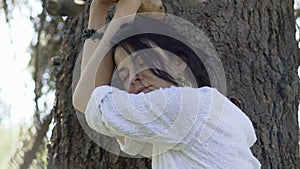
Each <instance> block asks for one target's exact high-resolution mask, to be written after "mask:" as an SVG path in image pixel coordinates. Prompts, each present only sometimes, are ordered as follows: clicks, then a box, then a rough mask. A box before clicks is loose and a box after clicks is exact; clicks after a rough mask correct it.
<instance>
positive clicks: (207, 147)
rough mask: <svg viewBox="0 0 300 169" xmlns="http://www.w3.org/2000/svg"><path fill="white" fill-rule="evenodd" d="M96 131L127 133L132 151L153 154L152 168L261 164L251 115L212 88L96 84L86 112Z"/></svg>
mask: <svg viewBox="0 0 300 169" xmlns="http://www.w3.org/2000/svg"><path fill="white" fill-rule="evenodd" d="M85 116H86V120H87V123H88V125H89V126H90V127H91V128H92V129H94V130H95V131H96V132H98V133H101V134H104V135H108V136H111V137H114V136H124V137H125V144H124V145H123V144H122V143H121V142H118V143H119V145H120V148H121V150H122V151H124V152H125V153H127V154H129V155H137V154H140V155H142V156H145V157H149V158H152V168H153V169H204V168H205V169H257V168H260V166H261V165H260V163H259V161H258V160H257V159H256V158H255V157H254V156H253V154H252V152H251V150H250V147H251V146H252V145H253V144H254V142H255V141H256V136H255V132H254V128H253V126H252V123H251V121H250V119H249V118H248V117H247V116H246V115H245V114H244V113H243V112H242V111H241V110H240V109H239V108H238V107H236V106H235V105H234V104H233V103H231V102H230V101H229V100H228V99H227V98H226V97H225V96H223V95H222V94H220V93H219V92H218V91H217V90H216V89H214V88H210V87H202V88H198V89H197V88H190V87H173V86H172V87H170V88H161V89H159V90H155V91H152V92H149V93H139V94H130V93H128V92H126V91H122V90H119V89H117V88H114V87H111V86H100V87H97V88H96V89H95V90H94V91H93V92H92V95H91V98H90V100H89V103H88V105H87V108H86V112H85Z"/></svg>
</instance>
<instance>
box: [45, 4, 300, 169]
mask: <svg viewBox="0 0 300 169" xmlns="http://www.w3.org/2000/svg"><path fill="white" fill-rule="evenodd" d="M163 2H164V4H165V6H166V7H167V12H168V13H171V14H174V15H176V16H179V17H182V18H184V19H186V20H189V21H190V22H192V23H194V24H195V25H196V26H197V27H199V28H200V29H202V30H203V31H204V32H205V33H206V34H207V35H208V36H209V38H210V40H211V41H212V43H213V44H214V46H215V47H216V49H217V52H218V54H219V56H220V58H221V60H222V63H223V66H224V69H225V74H226V80H227V96H228V97H229V98H230V99H231V100H232V101H233V102H234V103H236V104H237V105H238V106H239V107H240V108H241V109H242V110H243V111H244V112H245V113H246V114H247V115H248V116H249V117H250V118H251V120H252V121H253V124H254V127H255V129H256V133H257V137H258V141H257V142H256V144H255V145H254V146H253V152H254V154H255V156H256V157H258V159H259V160H260V162H261V163H262V168H267V169H269V168H276V169H281V168H282V169H287V168H289V169H293V168H294V169H297V168H300V164H299V145H298V141H299V127H298V121H297V110H298V101H297V100H298V99H299V96H298V93H299V91H298V90H299V85H298V75H297V67H298V65H299V59H300V58H299V51H298V48H297V43H296V40H295V27H294V22H295V19H294V15H293V1H292V0H286V1H279V0H278V1H274V0H264V1H258V0H220V1H209V0H198V1H195V0H177V1H174V0H163ZM87 19H88V8H86V9H85V12H84V13H82V14H81V15H79V16H76V17H70V18H68V19H67V22H66V29H65V30H66V31H65V36H64V41H63V42H62V44H63V45H62V48H61V51H62V57H63V62H62V64H61V68H62V70H61V72H60V73H58V74H57V92H56V104H55V107H54V111H53V112H54V120H55V127H54V129H53V133H52V137H51V144H49V146H48V150H49V153H48V162H49V163H48V168H49V169H58V168H59V169H60V168H64V169H65V168H103V169H107V168H113V169H116V168H124V169H125V168H126V169H128V168H151V161H150V160H148V159H128V158H124V157H119V156H116V155H113V154H110V153H108V152H106V151H105V150H103V149H101V148H99V147H98V146H97V145H96V144H95V143H94V142H93V141H91V140H90V139H89V137H87V135H86V134H85V132H84V131H83V130H82V127H81V125H80V124H79V122H78V120H77V116H76V114H75V112H74V109H73V107H72V101H71V93H72V88H71V83H72V71H73V68H74V64H75V60H76V58H77V56H78V53H79V51H80V49H81V47H82V41H81V36H80V35H81V32H82V31H83V29H84V28H85V26H86V23H87Z"/></svg>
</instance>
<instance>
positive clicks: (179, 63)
mask: <svg viewBox="0 0 300 169" xmlns="http://www.w3.org/2000/svg"><path fill="white" fill-rule="evenodd" d="M171 63H172V64H171V65H170V66H171V70H170V73H171V74H172V75H175V76H177V75H178V74H183V72H184V71H185V69H186V67H187V64H186V63H185V62H184V61H183V60H182V59H181V57H175V58H174V60H173V61H172V62H171Z"/></svg>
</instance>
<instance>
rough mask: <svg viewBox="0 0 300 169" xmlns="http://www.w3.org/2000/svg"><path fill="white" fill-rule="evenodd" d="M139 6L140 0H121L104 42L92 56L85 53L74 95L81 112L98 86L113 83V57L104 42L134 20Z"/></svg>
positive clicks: (98, 45)
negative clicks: (124, 24) (123, 25)
mask: <svg viewBox="0 0 300 169" xmlns="http://www.w3.org/2000/svg"><path fill="white" fill-rule="evenodd" d="M139 4H140V0H120V1H119V2H118V4H117V5H116V12H115V15H114V17H113V19H112V21H111V22H110V23H109V25H108V27H107V29H106V31H105V33H104V35H103V38H102V40H101V41H100V42H99V44H97V45H96V47H94V51H93V52H92V54H90V55H88V53H84V54H85V55H84V57H85V58H84V59H85V62H83V63H82V66H83V68H82V69H81V70H82V71H81V76H80V79H79V81H78V84H77V86H76V89H75V92H74V95H73V105H74V107H75V108H76V109H78V110H80V111H81V112H84V111H85V108H86V105H87V103H88V101H89V99H90V96H91V93H92V91H93V90H94V89H95V88H96V87H97V86H101V85H107V84H110V82H111V77H112V72H113V60H112V57H113V56H111V53H110V52H108V51H110V49H109V47H108V46H107V45H106V44H105V41H104V40H109V39H111V38H112V36H113V35H114V34H115V33H116V31H118V29H119V27H120V25H122V24H123V23H124V22H130V21H132V20H133V19H134V15H132V14H135V13H136V11H137V9H138V7H139ZM129 15H130V17H126V19H124V20H123V19H122V20H117V19H118V18H120V17H122V16H129ZM95 25H96V24H95ZM89 48H91V49H92V46H91V45H90V46H89ZM87 49H88V48H85V50H86V52H88V51H87ZM91 49H90V50H91ZM107 52H108V53H107Z"/></svg>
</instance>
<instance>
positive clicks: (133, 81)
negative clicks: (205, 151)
mask: <svg viewBox="0 0 300 169" xmlns="http://www.w3.org/2000/svg"><path fill="white" fill-rule="evenodd" d="M143 79H144V78H143V76H142V75H141V74H139V73H138V74H136V75H135V76H134V77H133V78H132V80H131V81H130V84H131V85H134V84H135V83H136V82H138V83H139V82H142V81H143Z"/></svg>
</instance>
